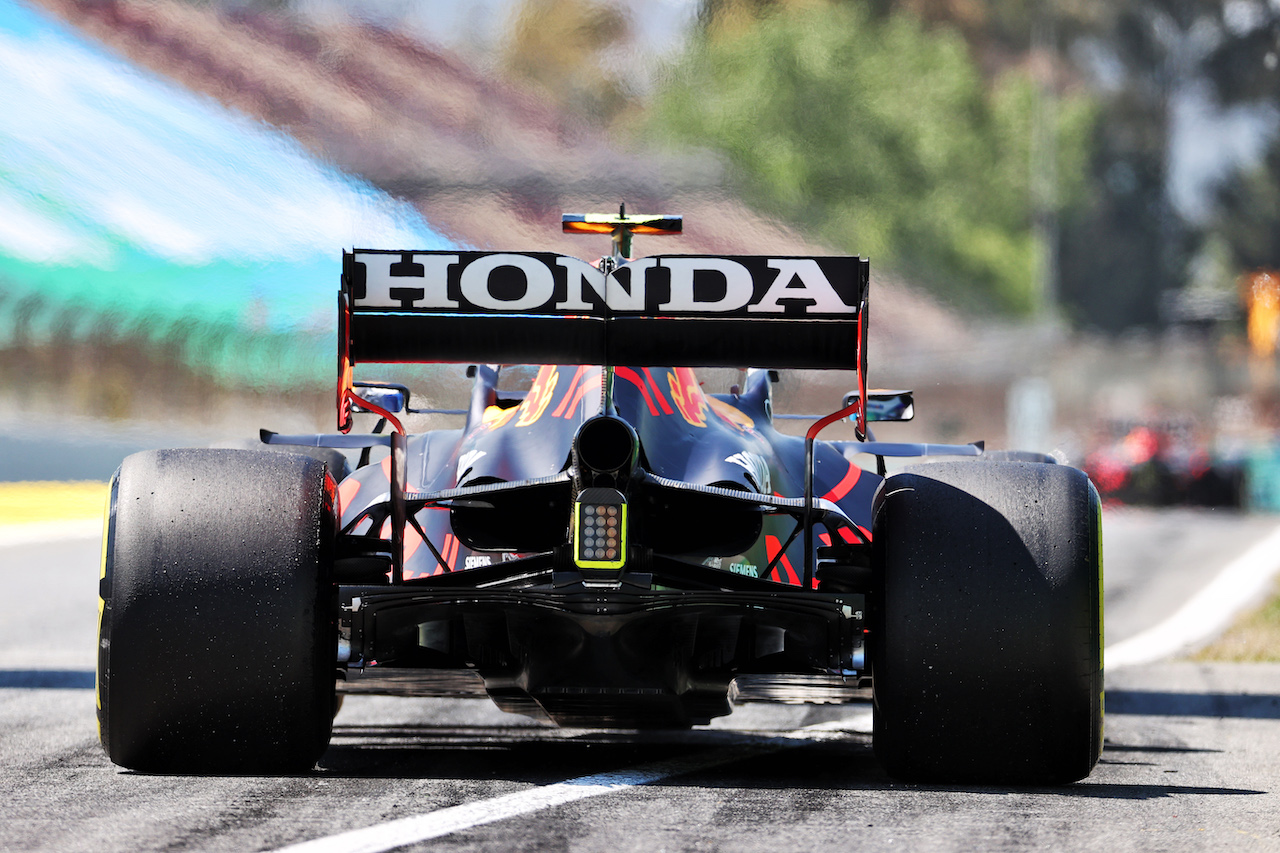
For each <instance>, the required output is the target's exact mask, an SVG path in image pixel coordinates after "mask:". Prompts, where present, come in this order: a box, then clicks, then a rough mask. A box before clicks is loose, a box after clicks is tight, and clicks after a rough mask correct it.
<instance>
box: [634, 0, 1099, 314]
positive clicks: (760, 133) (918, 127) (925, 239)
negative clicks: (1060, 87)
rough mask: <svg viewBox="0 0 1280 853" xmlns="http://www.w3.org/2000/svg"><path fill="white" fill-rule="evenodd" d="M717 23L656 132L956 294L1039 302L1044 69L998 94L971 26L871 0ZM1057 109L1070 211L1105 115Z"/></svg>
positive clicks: (854, 244)
mask: <svg viewBox="0 0 1280 853" xmlns="http://www.w3.org/2000/svg"><path fill="white" fill-rule="evenodd" d="M700 20H701V28H700V31H699V32H698V33H697V34H696V35H695V36H694V37H693V38H692V40H691V42H690V44H689V47H688V50H687V51H686V53H685V55H684V57H683V58H682V59H681V60H680V61H679V63H678V64H676V65H675V66H674V67H672V68H671V69H669V70H668V73H667V75H666V78H665V84H664V85H662V86H661V88H660V91H659V93H658V95H657V96H656V97H655V99H654V103H653V106H652V110H651V115H650V121H649V125H648V132H649V134H650V135H651V136H652V137H655V138H659V139H663V140H665V141H667V142H670V143H672V144H681V145H688V144H698V145H705V146H709V147H712V148H714V149H717V150H719V151H720V152H722V153H723V154H724V156H725V157H726V158H727V159H728V160H729V161H730V163H732V164H733V166H735V167H736V168H737V171H738V174H739V180H740V182H741V185H742V191H743V193H744V194H745V196H746V197H747V199H748V201H750V202H751V203H753V204H754V205H756V206H757V207H759V208H761V209H763V210H765V211H768V212H770V213H772V214H774V215H778V216H781V217H783V218H785V219H788V220H790V221H792V222H795V223H797V224H799V225H801V226H803V227H805V228H807V229H809V230H810V231H812V232H814V233H815V234H817V235H818V236H820V237H821V238H823V239H825V240H826V241H828V242H829V243H831V244H832V245H834V246H837V247H839V248H841V249H844V250H847V251H852V252H858V253H860V254H863V255H867V256H870V257H871V258H872V259H873V260H874V261H876V262H878V263H880V264H883V265H886V266H889V267H891V268H895V269H898V270H900V271H902V272H904V273H907V274H909V275H911V276H912V277H914V278H915V279H917V280H919V281H921V282H924V283H926V284H930V285H932V286H934V287H935V288H936V289H937V290H938V291H939V292H945V293H946V294H947V295H948V296H949V297H951V298H956V299H958V300H959V301H962V302H964V301H970V302H973V301H977V302H980V303H983V304H987V305H997V306H1001V307H1003V308H1005V309H1008V310H1011V311H1014V312H1025V311H1028V310H1029V309H1030V308H1031V307H1032V306H1033V302H1034V298H1035V288H1034V281H1035V278H1036V276H1037V269H1036V265H1037V263H1038V257H1039V253H1038V252H1037V251H1036V246H1035V241H1034V237H1033V232H1032V229H1031V219H1032V211H1031V199H1030V186H1029V177H1030V169H1029V163H1030V147H1031V137H1032V121H1033V112H1034V106H1035V97H1036V88H1035V85H1034V84H1033V82H1032V80H1031V78H1030V76H1029V75H1028V74H1027V73H1025V72H1022V71H1017V70H1010V71H1006V72H1004V73H1001V74H999V75H998V76H997V77H996V78H995V79H994V80H993V81H991V82H990V83H988V81H986V80H985V79H984V77H983V74H982V73H981V71H980V69H979V68H978V66H977V65H976V63H975V62H974V60H973V56H972V54H971V51H970V49H969V47H968V45H967V44H966V42H965V40H964V38H962V37H961V35H960V34H959V33H958V32H957V31H956V30H955V29H954V28H952V27H950V26H947V25H945V24H937V25H934V26H925V25H924V24H923V23H922V22H921V21H920V20H919V19H918V18H917V17H916V16H915V15H913V14H909V13H906V12H901V11H894V10H889V11H887V12H886V13H884V14H878V13H877V11H876V10H875V9H874V8H872V5H871V4H867V3H835V2H823V0H739V2H733V0H715V2H709V3H707V4H706V5H705V6H704V8H703V14H702V17H701V19H700ZM1057 116H1058V123H1059V132H1058V134H1057V136H1058V140H1059V143H1058V146H1057V151H1058V156H1059V166H1058V172H1059V174H1061V175H1064V176H1068V180H1066V181H1064V187H1063V189H1062V191H1061V192H1060V193H1059V195H1058V200H1059V202H1060V203H1063V204H1071V203H1073V202H1074V201H1075V200H1076V197H1077V195H1078V189H1079V187H1080V182H1079V181H1075V180H1071V179H1070V176H1073V175H1078V174H1080V173H1081V171H1082V165H1083V162H1084V156H1085V142H1086V140H1087V139H1088V137H1089V134H1090V132H1091V131H1090V128H1091V124H1092V112H1091V106H1090V104H1089V102H1088V101H1087V100H1085V99H1083V98H1068V99H1065V100H1064V101H1063V102H1062V104H1061V105H1060V109H1059V110H1058V113H1057Z"/></svg>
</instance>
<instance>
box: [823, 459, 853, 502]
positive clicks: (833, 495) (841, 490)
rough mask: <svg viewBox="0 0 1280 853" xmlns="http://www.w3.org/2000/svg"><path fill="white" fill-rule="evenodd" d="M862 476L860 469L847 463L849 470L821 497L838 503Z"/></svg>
mask: <svg viewBox="0 0 1280 853" xmlns="http://www.w3.org/2000/svg"><path fill="white" fill-rule="evenodd" d="M861 476H862V469H861V468H859V467H858V466H857V465H855V464H854V463H852V462H850V463H849V470H848V471H846V472H845V475H844V479H843V480H841V481H840V482H839V483H836V485H835V487H834V488H832V489H831V491H829V492H827V493H826V494H825V495H823V497H824V498H826V499H827V500H829V501H836V502H839V501H840V500H841V499H843V498H844V496H845V495H847V494H849V492H850V491H852V489H853V487H854V486H856V485H857V484H858V479H859V478H860V477H861Z"/></svg>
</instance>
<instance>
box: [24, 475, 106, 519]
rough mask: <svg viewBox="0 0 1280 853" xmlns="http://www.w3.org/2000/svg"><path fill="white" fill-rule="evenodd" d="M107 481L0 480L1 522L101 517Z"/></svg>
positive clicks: (104, 504) (104, 503)
mask: <svg viewBox="0 0 1280 853" xmlns="http://www.w3.org/2000/svg"><path fill="white" fill-rule="evenodd" d="M106 500H107V484H106V483H100V482H97V481H93V480H89V481H76V482H25V483H0V525H5V524H32V523H35V522H40V521H79V520H82V519H90V518H101V517H102V514H103V509H104V507H105V506H106Z"/></svg>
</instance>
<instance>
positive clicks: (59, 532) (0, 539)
mask: <svg viewBox="0 0 1280 853" xmlns="http://www.w3.org/2000/svg"><path fill="white" fill-rule="evenodd" d="M101 538H102V519H101V518H90V519H80V520H78V521H38V522H34V523H32V524H5V525H0V548H15V547H17V546H19V545H46V544H49V543H51V542H67V541H71V540H81V539H101Z"/></svg>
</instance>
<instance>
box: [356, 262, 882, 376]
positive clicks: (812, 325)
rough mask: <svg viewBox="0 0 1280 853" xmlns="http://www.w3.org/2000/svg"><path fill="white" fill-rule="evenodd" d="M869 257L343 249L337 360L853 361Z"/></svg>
mask: <svg viewBox="0 0 1280 853" xmlns="http://www.w3.org/2000/svg"><path fill="white" fill-rule="evenodd" d="M868 281H869V266H868V262H867V261H866V260H864V259H862V258H856V257H772V256H709V255H661V256H654V257H646V258H640V259H638V260H635V261H631V262H629V263H624V264H622V265H620V266H618V267H617V268H616V269H614V270H613V271H611V272H609V273H607V274H606V273H604V272H601V271H600V270H599V269H597V268H596V267H594V266H592V265H591V264H589V263H587V262H585V261H582V260H579V259H578V258H572V257H568V256H565V255H557V254H551V253H539V252H527V253H514V252H447V251H446V252H440V251H435V252H401V251H385V250H377V249H357V250H355V251H353V252H344V253H343V265H342V290H341V293H340V296H339V316H340V319H339V347H340V348H341V364H340V368H347V369H349V367H350V365H353V364H357V363H363V362H456V363H473V362H519V363H533V364H599V365H659V364H660V365H666V366H672V367H783V368H844V369H856V368H858V367H859V366H860V364H861V360H862V357H863V354H864V353H865V346H864V345H863V342H864V341H865V337H866V323H865V314H866V303H867V287H868Z"/></svg>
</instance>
